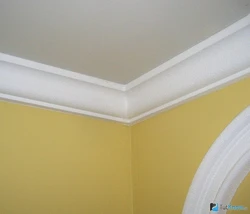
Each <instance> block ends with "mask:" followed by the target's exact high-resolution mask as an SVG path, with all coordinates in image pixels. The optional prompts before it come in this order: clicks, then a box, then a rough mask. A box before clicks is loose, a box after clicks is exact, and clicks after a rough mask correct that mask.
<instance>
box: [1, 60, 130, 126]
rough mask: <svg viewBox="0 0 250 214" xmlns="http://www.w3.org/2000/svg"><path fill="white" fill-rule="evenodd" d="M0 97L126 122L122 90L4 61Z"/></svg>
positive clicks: (2, 62) (124, 98) (2, 63)
mask: <svg viewBox="0 0 250 214" xmlns="http://www.w3.org/2000/svg"><path fill="white" fill-rule="evenodd" d="M0 98H2V99H7V100H13V101H16V102H22V103H28V104H31V105H36V106H42V107H46V108H52V109H57V110H61V111H67V112H73V113H78V114H84V115H89V116H94V117H99V118H104V119H109V120H115V121H118V122H122V123H127V120H126V97H125V94H124V92H122V91H119V90H116V89H111V88H107V87H103V86H99V85H96V84H92V83H88V82H84V81H80V80H76V79H72V78H68V77H65V76H62V75H58V74H54V73H49V72H43V71H41V70H36V69H32V68H27V67H24V66H20V65H16V64H12V63H9V62H4V61H0Z"/></svg>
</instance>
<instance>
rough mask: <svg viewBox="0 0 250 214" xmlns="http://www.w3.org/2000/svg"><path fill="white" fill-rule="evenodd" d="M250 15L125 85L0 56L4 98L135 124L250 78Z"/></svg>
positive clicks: (0, 79)
mask: <svg viewBox="0 0 250 214" xmlns="http://www.w3.org/2000/svg"><path fill="white" fill-rule="evenodd" d="M249 38H250V15H248V16H246V17H245V18H243V19H242V20H240V21H238V22H236V23H235V24H233V25H231V26H230V27H228V28H226V29H225V30H223V31H221V32H219V33H217V34H215V35H214V36H212V37H210V38H208V39H207V40H205V41H203V42H201V43H199V44H198V45H196V46H194V47H192V48H191V49H189V50H187V51H185V52H183V53H182V54H180V55H178V56H176V57H174V58H173V59H171V60H169V61H167V62H166V63H164V64H162V65H160V66H159V67H157V68H155V69H153V70H152V71H150V72H148V73H146V74H145V75H142V76H141V77H139V78H138V79H136V80H134V81H132V82H130V83H128V84H127V85H122V84H118V83H113V82H110V81H105V80H102V79H98V78H95V77H90V76H87V75H83V74H79V73H75V72H72V71H68V70H64V69H60V68H55V67H52V66H48V65H44V64H41V63H37V62H33V61H30V60H25V59H21V58H18V57H13V56H10V55H6V54H3V53H0V98H2V99H4V100H10V101H15V102H21V103H26V104H31V105H35V106H41V107H46V108H51V109H56V110H60V111H67V112H72V113H77V114H83V115H89V116H94V117H99V118H103V119H108V120H114V121H118V122H122V123H125V124H134V123H136V122H139V121H141V120H144V119H146V118H148V117H150V116H152V115H154V114H156V113H157V112H160V111H163V110H166V109H170V108H172V107H175V106H177V105H180V104H183V103H184V102H187V101H188V100H190V99H194V98H196V97H199V96H201V95H203V94H206V93H208V92H211V91H213V90H216V89H218V88H221V87H222V86H224V85H226V84H229V83H232V82H234V81H237V80H239V79H241V78H244V77H247V76H249V75H250V69H249V68H250V40H249Z"/></svg>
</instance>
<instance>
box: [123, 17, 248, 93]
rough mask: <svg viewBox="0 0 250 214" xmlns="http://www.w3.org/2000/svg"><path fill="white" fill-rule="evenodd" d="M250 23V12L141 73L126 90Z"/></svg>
mask: <svg viewBox="0 0 250 214" xmlns="http://www.w3.org/2000/svg"><path fill="white" fill-rule="evenodd" d="M249 24H250V14H249V15H248V16H246V17H244V18H243V19H241V20H239V21H237V22H235V23H234V24H232V25H230V26H229V27H227V28H225V29H223V30H222V31H220V32H218V33H216V34H215V35H213V36H211V37H209V38H207V39H206V40H204V41H202V42H200V43H199V44H197V45H195V46H193V47H192V48H190V49H188V50H186V51H184V52H183V53H181V54H179V55H177V56H175V57H174V58H172V59H170V60H168V61H167V62H165V63H163V64H161V65H160V66H158V67H156V68H154V69H153V70H151V71H149V72H147V73H145V74H143V75H141V76H140V77H138V78H137V79H135V80H133V81H131V82H130V83H128V84H127V85H126V87H125V88H126V90H129V89H132V88H134V87H136V86H138V85H140V84H141V83H143V82H145V81H147V80H150V79H151V78H152V77H154V76H156V75H158V74H160V73H162V72H164V71H167V70H168V69H170V68H171V67H173V66H175V65H177V64H178V63H180V62H182V61H184V60H186V59H188V58H190V57H192V56H193V55H195V54H197V53H198V52H200V51H202V50H204V49H205V48H208V47H209V46H212V45H213V44H215V43H217V42H219V41H221V40H223V39H224V38H226V37H228V36H230V35H232V34H234V33H236V32H237V31H239V30H241V29H243V28H245V27H247V26H248V25H249Z"/></svg>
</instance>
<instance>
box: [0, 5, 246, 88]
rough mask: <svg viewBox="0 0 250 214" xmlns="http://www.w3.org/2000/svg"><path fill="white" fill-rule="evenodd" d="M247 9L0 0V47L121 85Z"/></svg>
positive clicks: (8, 51) (27, 57)
mask: <svg viewBox="0 0 250 214" xmlns="http://www.w3.org/2000/svg"><path fill="white" fill-rule="evenodd" d="M248 13H250V0H151V1H150V0H124V1H120V0H99V1H98V0H82V1H81V0H43V1H41V0H22V1H20V0H0V31H1V34H0V52H3V53H7V54H10V55H14V56H18V57H21V58H25V59H29V60H33V61H36V62H41V63H44V64H48V65H52V66H56V67H59V68H64V69H68V70H71V71H74V72H79V73H83V74H87V75H91V76H94V77H98V78H102V79H105V80H109V81H113V82H117V83H122V84H126V83H128V82H130V81H132V80H133V79H135V78H137V77H139V76H140V75H142V74H144V73H146V72H148V71H150V70H151V69H153V68H155V67H157V66H159V65H160V64H162V63H164V62H165V61H167V60H169V59H170V58H172V57H174V56H176V55H177V54H179V53H181V52H183V51H185V50H187V49H188V48H190V47H192V46H193V45H195V44H197V43H199V42H201V41H202V40H204V39H206V38H208V37H209V36H211V35H213V34H215V33H216V32H218V31H220V30H222V29H224V28H226V27H227V26H229V25H231V24H232V23H234V22H236V21H237V20H239V19H241V18H243V17H244V16H246V15H247V14H248Z"/></svg>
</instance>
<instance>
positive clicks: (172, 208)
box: [132, 78, 250, 214]
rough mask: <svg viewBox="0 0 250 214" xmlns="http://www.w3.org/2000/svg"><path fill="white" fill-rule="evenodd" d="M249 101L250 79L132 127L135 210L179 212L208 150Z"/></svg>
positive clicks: (143, 212) (148, 213)
mask: <svg viewBox="0 0 250 214" xmlns="http://www.w3.org/2000/svg"><path fill="white" fill-rule="evenodd" d="M248 105H250V79H249V78H248V79H244V80H242V81H240V82H238V83H235V84H233V85H231V86H228V87H226V88H224V89H222V90H219V91H217V92H214V93H211V94H208V95H206V96H203V97H201V98H199V99H196V100H194V101H191V102H188V103H186V104H184V105H182V106H179V107H176V108H174V109H172V110H170V111H167V112H164V113H161V114H159V115H157V116H155V117H153V118H151V119H148V120H146V121H144V122H141V123H139V124H136V125H135V126H133V127H132V160H133V161H132V163H133V167H132V168H133V180H134V182H133V185H134V188H133V189H134V194H133V195H134V213H135V214H156V213H157V214H166V213H171V214H180V213H181V212H182V209H183V204H184V201H185V198H186V195H187V192H188V188H189V186H190V184H191V181H192V179H193V176H194V174H195V172H196V170H197V168H198V166H199V164H200V163H201V161H202V159H203V157H204V155H205V154H206V152H207V151H208V149H209V147H210V146H211V144H212V143H213V142H214V140H215V139H216V138H217V137H218V135H219V134H220V133H221V132H222V131H223V129H224V128H225V127H226V126H227V125H228V124H229V123H230V122H231V121H232V119H233V118H235V117H236V116H237V114H238V113H240V112H241V111H242V110H243V109H244V108H246V107H247V106H248ZM247 186H248V193H249V191H250V189H249V187H250V180H249V181H248V184H247ZM239 197H240V198H239V201H240V200H241V199H242V200H243V198H244V197H245V195H239ZM248 200H249V198H248Z"/></svg>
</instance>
